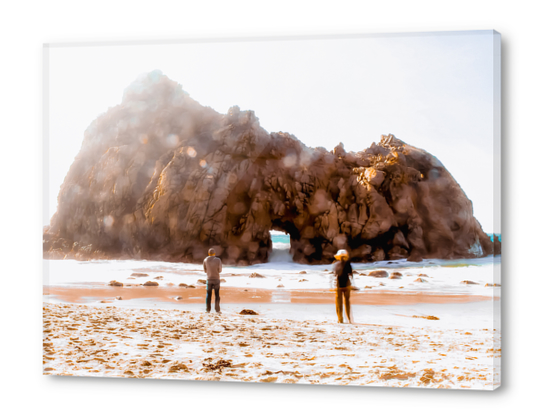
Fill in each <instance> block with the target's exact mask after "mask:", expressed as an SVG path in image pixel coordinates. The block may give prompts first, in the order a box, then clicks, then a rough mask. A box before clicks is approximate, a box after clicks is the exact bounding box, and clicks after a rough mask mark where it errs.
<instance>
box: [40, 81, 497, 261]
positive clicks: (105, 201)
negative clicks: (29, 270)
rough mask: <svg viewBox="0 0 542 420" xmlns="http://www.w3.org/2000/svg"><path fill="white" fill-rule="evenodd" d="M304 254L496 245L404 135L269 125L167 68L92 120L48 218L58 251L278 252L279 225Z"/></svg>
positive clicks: (450, 182)
mask: <svg viewBox="0 0 542 420" xmlns="http://www.w3.org/2000/svg"><path fill="white" fill-rule="evenodd" d="M271 229H274V230H280V231H284V232H287V233H288V234H289V235H290V238H291V252H292V254H293V259H294V261H298V262H302V263H329V262H330V261H331V260H332V259H333V255H334V253H335V252H336V251H337V250H338V249H340V248H346V249H348V250H350V252H351V255H352V257H353V259H354V261H374V260H383V259H400V258H409V259H411V260H420V259H422V258H463V257H465V258H469V257H480V256H484V255H487V254H489V253H491V252H493V251H492V250H493V245H492V242H491V240H490V238H489V237H488V236H487V235H486V234H484V232H483V231H482V229H481V227H480V224H479V223H478V221H477V220H476V219H475V218H474V217H473V212H472V203H471V201H470V200H469V199H468V198H467V197H466V195H465V193H464V192H463V190H462V189H461V187H460V186H459V185H458V184H457V182H456V181H455V180H454V178H453V177H452V176H451V175H450V173H449V172H448V171H447V170H446V168H444V166H443V165H442V164H441V163H440V161H439V160H438V159H437V158H435V157H434V156H432V155H431V154H429V153H427V152H425V151H424V150H421V149H417V148H415V147H413V146H410V145H408V144H406V143H404V142H402V141H400V140H398V139H396V138H395V137H394V136H393V135H388V136H382V139H381V141H380V142H379V143H378V144H374V143H373V144H372V145H371V147H369V148H368V149H365V150H364V151H362V152H356V153H347V152H346V151H345V150H344V148H343V146H342V144H340V145H338V146H337V147H336V148H335V149H334V150H333V151H332V152H329V151H327V150H325V149H323V148H316V149H313V148H310V147H307V146H305V145H304V144H303V143H301V142H300V141H299V140H298V139H297V138H295V137H294V136H293V135H290V134H287V133H282V132H280V133H271V134H269V133H267V132H266V131H265V130H264V129H262V128H261V127H260V125H259V123H258V119H257V118H256V116H255V115H254V113H253V112H252V111H240V110H239V108H238V107H233V108H231V109H230V110H229V112H228V114H227V115H222V114H219V113H217V112H215V111H214V110H213V109H211V108H208V107H204V106H202V105H200V104H199V103H198V102H196V101H194V100H193V99H192V98H190V96H189V95H188V94H187V93H186V92H184V91H183V90H182V88H181V86H180V85H178V84H177V83H175V82H173V81H171V80H169V79H168V78H167V77H165V76H163V75H162V74H161V73H159V72H152V73H149V74H148V75H146V76H144V77H142V78H140V79H139V80H137V81H136V82H134V83H133V84H132V85H131V86H130V87H129V88H128V89H127V90H126V91H125V94H124V98H123V100H122V103H121V104H120V105H118V106H116V107H114V108H110V109H109V110H108V111H107V112H106V113H104V114H102V115H100V116H99V117H98V118H97V119H96V120H95V121H94V122H93V123H92V124H91V125H90V127H89V128H88V129H87V130H86V132H85V137H84V141H83V145H82V148H81V151H80V152H79V154H78V156H77V157H76V159H75V162H74V163H73V165H72V166H71V168H70V170H69V172H68V174H67V176H66V178H65V181H64V184H63V185H62V188H61V190H60V193H59V196H58V211H57V213H56V214H55V215H54V216H53V217H52V219H51V224H50V227H46V228H45V233H44V252H45V256H46V257H49V258H64V257H65V256H67V257H68V258H82V259H88V258H141V259H157V260H167V261H185V262H199V261H201V260H202V259H203V258H204V257H205V255H206V253H207V250H208V248H209V247H210V246H212V247H213V248H215V250H216V251H217V255H219V256H220V257H221V258H222V259H223V261H224V262H225V263H230V264H239V265H246V264H254V263H258V262H264V261H267V259H268V257H269V254H270V252H271V249H272V242H271V238H270V233H269V231H270V230H271Z"/></svg>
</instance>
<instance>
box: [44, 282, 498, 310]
mask: <svg viewBox="0 0 542 420" xmlns="http://www.w3.org/2000/svg"><path fill="white" fill-rule="evenodd" d="M43 291H44V294H45V295H48V296H51V297H54V298H56V299H57V300H59V301H63V302H68V303H86V302H89V301H92V300H94V301H96V300H103V301H105V302H104V303H106V302H109V301H114V300H115V299H116V298H117V297H121V298H122V300H131V299H153V300H156V301H161V302H175V303H176V304H178V305H179V307H182V305H183V304H187V303H203V302H204V301H205V296H206V288H205V286H197V287H195V288H186V287H177V286H169V287H168V286H130V287H126V286H125V287H113V286H103V287H101V286H96V285H94V286H92V287H91V286H90V285H89V286H85V285H81V286H80V287H61V286H52V287H49V286H44V288H43ZM176 297H180V298H181V299H180V300H175V298H176ZM220 297H221V300H222V301H223V302H228V303H255V302H257V303H273V302H276V301H277V300H278V301H281V302H285V301H286V302H289V303H298V304H331V305H334V302H335V292H334V291H333V290H318V289H315V290H283V289H280V288H278V289H276V290H269V289H256V288H246V289H242V288H234V287H227V286H223V287H221V288H220ZM494 299H495V298H492V297H489V296H479V295H464V294H462V295H450V294H439V293H430V292H401V293H397V292H388V291H368V290H358V291H352V293H351V302H352V304H353V305H415V304H449V303H467V302H483V301H491V300H494Z"/></svg>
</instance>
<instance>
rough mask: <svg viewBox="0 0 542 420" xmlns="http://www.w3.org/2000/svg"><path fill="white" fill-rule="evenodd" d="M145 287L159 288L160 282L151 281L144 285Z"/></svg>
mask: <svg viewBox="0 0 542 420" xmlns="http://www.w3.org/2000/svg"><path fill="white" fill-rule="evenodd" d="M143 286H158V282H156V281H150V280H149V281H146V282H145V283H143Z"/></svg>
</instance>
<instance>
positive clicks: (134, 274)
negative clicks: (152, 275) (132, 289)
mask: <svg viewBox="0 0 542 420" xmlns="http://www.w3.org/2000/svg"><path fill="white" fill-rule="evenodd" d="M130 276H132V277H149V275H148V274H147V273H132V274H130Z"/></svg>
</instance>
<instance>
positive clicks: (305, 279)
mask: <svg viewBox="0 0 542 420" xmlns="http://www.w3.org/2000/svg"><path fill="white" fill-rule="evenodd" d="M302 281H308V280H307V279H301V280H299V282H300V283H301V282H302Z"/></svg>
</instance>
